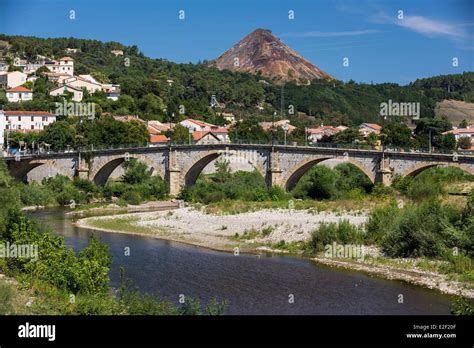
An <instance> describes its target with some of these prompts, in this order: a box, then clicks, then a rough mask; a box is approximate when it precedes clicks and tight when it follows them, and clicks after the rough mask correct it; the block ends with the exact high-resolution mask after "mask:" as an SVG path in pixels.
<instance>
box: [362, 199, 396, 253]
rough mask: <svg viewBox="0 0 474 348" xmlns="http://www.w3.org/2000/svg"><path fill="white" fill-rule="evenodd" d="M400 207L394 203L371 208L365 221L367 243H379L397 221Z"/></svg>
mask: <svg viewBox="0 0 474 348" xmlns="http://www.w3.org/2000/svg"><path fill="white" fill-rule="evenodd" d="M399 214H400V209H398V207H397V206H396V204H391V205H388V206H384V207H378V208H375V209H374V210H372V212H371V213H370V215H369V219H368V221H367V223H366V235H365V239H366V242H367V243H369V244H374V243H375V244H380V242H381V241H382V239H383V237H384V236H386V235H387V234H388V233H389V232H390V231H391V229H392V228H393V226H394V224H395V223H396V222H397V218H398V215H399Z"/></svg>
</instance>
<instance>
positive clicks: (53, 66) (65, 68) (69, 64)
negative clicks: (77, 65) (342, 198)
mask: <svg viewBox="0 0 474 348" xmlns="http://www.w3.org/2000/svg"><path fill="white" fill-rule="evenodd" d="M45 66H46V67H47V68H48V69H49V71H51V72H53V73H62V74H68V75H70V76H73V75H74V59H72V58H71V57H62V58H61V59H59V61H55V60H53V61H49V62H45Z"/></svg>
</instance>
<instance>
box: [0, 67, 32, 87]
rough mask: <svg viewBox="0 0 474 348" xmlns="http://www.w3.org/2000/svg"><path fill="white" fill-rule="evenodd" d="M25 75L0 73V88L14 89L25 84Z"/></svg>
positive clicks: (17, 72) (18, 72)
mask: <svg viewBox="0 0 474 348" xmlns="http://www.w3.org/2000/svg"><path fill="white" fill-rule="evenodd" d="M26 78H27V75H26V74H25V73H22V72H21V71H11V72H7V71H2V72H0V87H1V88H3V89H8V88H15V87H18V86H21V85H22V84H24V83H25V82H26Z"/></svg>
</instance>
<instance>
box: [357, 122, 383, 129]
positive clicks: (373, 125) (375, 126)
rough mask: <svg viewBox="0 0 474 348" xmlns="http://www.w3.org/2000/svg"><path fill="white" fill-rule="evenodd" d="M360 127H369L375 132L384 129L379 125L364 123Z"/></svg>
mask: <svg viewBox="0 0 474 348" xmlns="http://www.w3.org/2000/svg"><path fill="white" fill-rule="evenodd" d="M360 126H361V127H362V126H366V127H369V128H372V129H375V130H381V129H382V126H380V125H378V124H377V123H362V124H361V125H360Z"/></svg>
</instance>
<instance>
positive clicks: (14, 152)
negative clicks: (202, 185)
mask: <svg viewBox="0 0 474 348" xmlns="http://www.w3.org/2000/svg"><path fill="white" fill-rule="evenodd" d="M209 145H248V146H252V145H255V146H278V147H282V146H284V147H293V148H294V147H302V148H303V147H304V148H322V149H340V150H368V151H379V152H382V151H383V152H385V153H401V154H403V153H410V154H414V153H420V154H430V153H432V154H451V155H452V154H454V153H456V154H458V155H474V153H472V152H469V151H462V150H459V151H443V150H437V149H432V150H431V151H430V150H429V149H412V148H394V147H385V149H382V148H380V147H376V146H371V145H367V144H336V143H323V142H317V143H307V144H301V143H298V142H293V141H291V142H286V144H285V143H284V142H279V141H277V140H274V141H273V143H272V141H261V140H251V139H245V140H234V141H230V142H216V143H212V142H208V143H206V142H191V143H190V142H186V141H183V142H175V141H168V142H166V143H158V144H152V143H142V144H126V145H112V146H88V147H81V148H77V149H75V148H72V147H68V148H66V149H53V150H46V149H44V148H39V149H34V150H33V149H30V148H27V149H10V151H8V152H7V151H3V153H2V156H3V157H4V158H8V157H18V156H20V157H23V156H38V157H40V156H45V155H64V154H68V153H78V152H79V153H87V152H100V151H120V150H122V151H127V150H134V149H143V148H166V147H170V146H171V147H173V146H175V147H180V146H182V147H188V146H196V147H200V146H209Z"/></svg>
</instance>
